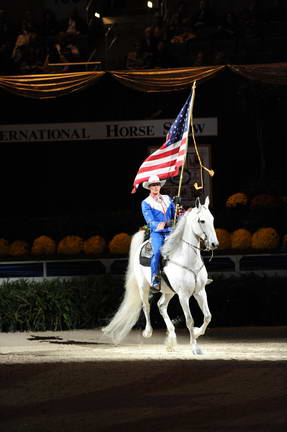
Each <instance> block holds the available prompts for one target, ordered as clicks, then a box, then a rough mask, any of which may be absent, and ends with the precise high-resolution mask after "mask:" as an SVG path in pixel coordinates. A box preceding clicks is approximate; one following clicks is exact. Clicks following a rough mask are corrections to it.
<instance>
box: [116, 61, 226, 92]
mask: <svg viewBox="0 0 287 432" xmlns="http://www.w3.org/2000/svg"><path fill="white" fill-rule="evenodd" d="M223 69H225V66H200V67H193V68H179V69H152V70H148V71H147V70H141V71H111V72H110V73H111V74H112V76H113V77H114V78H116V79H117V80H118V81H119V82H120V83H122V84H124V85H126V86H128V87H131V88H133V89H134V90H139V91H144V92H170V91H179V90H185V89H187V88H191V86H192V83H193V82H194V81H203V80H205V79H207V78H211V77H212V76H213V75H215V74H216V73H217V72H219V71H222V70H223Z"/></svg>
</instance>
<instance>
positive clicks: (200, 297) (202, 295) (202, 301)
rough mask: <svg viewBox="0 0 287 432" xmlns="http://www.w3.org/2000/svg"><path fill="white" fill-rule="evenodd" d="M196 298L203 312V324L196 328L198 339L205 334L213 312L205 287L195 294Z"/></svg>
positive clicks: (195, 334)
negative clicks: (211, 311)
mask: <svg viewBox="0 0 287 432" xmlns="http://www.w3.org/2000/svg"><path fill="white" fill-rule="evenodd" d="M194 298H195V299H196V301H197V303H198V305H199V307H200V309H201V311H202V313H203V317H204V320H203V324H202V326H201V327H199V328H197V327H196V328H195V329H194V336H195V338H196V339H197V338H198V337H199V336H201V335H203V334H204V333H205V331H206V329H207V326H208V324H209V323H210V321H211V313H210V310H209V307H208V302H207V295H206V291H205V288H203V289H202V290H200V291H199V292H198V293H196V294H194Z"/></svg>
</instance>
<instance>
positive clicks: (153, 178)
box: [143, 175, 166, 189]
mask: <svg viewBox="0 0 287 432" xmlns="http://www.w3.org/2000/svg"><path fill="white" fill-rule="evenodd" d="M165 182H166V180H160V178H159V177H158V176H157V175H152V176H150V178H149V179H148V181H145V182H143V187H144V188H145V189H149V187H150V185H151V184H153V183H160V186H163V185H164V184H165Z"/></svg>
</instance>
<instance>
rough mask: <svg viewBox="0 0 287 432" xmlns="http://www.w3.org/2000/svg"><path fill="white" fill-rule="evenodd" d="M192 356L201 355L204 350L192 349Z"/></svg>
mask: <svg viewBox="0 0 287 432" xmlns="http://www.w3.org/2000/svg"><path fill="white" fill-rule="evenodd" d="M192 354H194V355H201V354H202V350H201V349H200V348H199V347H195V348H192Z"/></svg>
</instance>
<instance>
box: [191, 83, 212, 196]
mask: <svg viewBox="0 0 287 432" xmlns="http://www.w3.org/2000/svg"><path fill="white" fill-rule="evenodd" d="M195 87H196V81H194V83H193V86H192V89H193V92H194V91H195ZM192 111H193V110H191V112H190V117H191V132H192V139H193V144H194V148H195V152H196V155H197V158H198V162H199V165H200V182H201V186H198V184H197V182H196V183H194V185H193V186H194V188H195V189H196V190H199V189H203V169H205V170H206V171H207V172H208V174H209V175H210V177H213V176H214V171H213V170H212V169H209V168H206V167H205V166H204V165H203V164H202V162H201V158H200V155H199V151H198V148H197V144H196V140H195V132H194V125H193V113H192Z"/></svg>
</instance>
